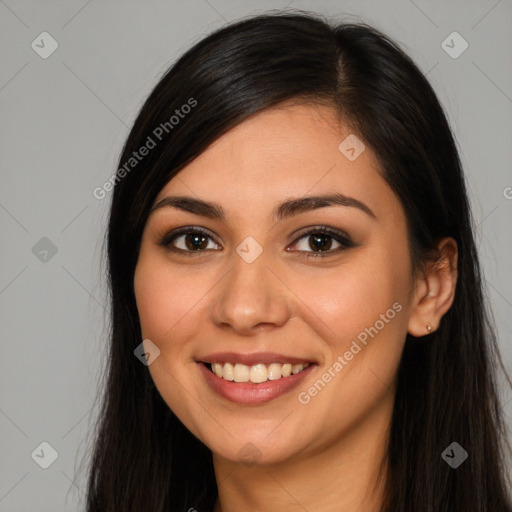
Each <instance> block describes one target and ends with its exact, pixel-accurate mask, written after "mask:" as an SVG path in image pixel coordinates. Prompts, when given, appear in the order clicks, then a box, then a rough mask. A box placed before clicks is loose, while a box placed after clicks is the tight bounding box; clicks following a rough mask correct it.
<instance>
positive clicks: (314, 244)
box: [294, 228, 354, 257]
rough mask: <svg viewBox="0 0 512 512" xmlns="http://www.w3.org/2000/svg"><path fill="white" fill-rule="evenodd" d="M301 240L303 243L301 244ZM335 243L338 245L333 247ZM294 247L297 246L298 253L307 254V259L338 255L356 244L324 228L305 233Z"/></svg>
mask: <svg viewBox="0 0 512 512" xmlns="http://www.w3.org/2000/svg"><path fill="white" fill-rule="evenodd" d="M301 240H303V241H302V242H301ZM333 243H334V244H338V245H337V246H334V247H333ZM294 245H295V246H297V250H298V251H300V252H303V253H307V254H306V256H307V257H311V256H313V257H314V256H327V255H328V254H333V253H337V252H339V251H342V250H344V249H346V248H348V247H353V245H354V244H353V243H352V241H351V240H350V239H349V238H348V237H346V236H343V235H342V234H340V233H337V232H332V231H331V230H329V229H327V228H324V229H316V230H313V231H308V232H307V233H304V234H303V235H302V236H301V237H300V238H298V239H297V240H296V241H295V242H294ZM322 253H327V254H322Z"/></svg>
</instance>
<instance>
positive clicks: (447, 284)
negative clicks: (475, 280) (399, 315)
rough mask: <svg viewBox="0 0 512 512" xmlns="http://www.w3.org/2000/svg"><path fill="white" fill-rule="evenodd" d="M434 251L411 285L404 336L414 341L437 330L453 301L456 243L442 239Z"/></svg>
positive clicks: (455, 273)
mask: <svg viewBox="0 0 512 512" xmlns="http://www.w3.org/2000/svg"><path fill="white" fill-rule="evenodd" d="M437 249H438V258H436V260H435V261H433V262H429V263H428V264H427V266H426V268H425V271H424V272H423V273H422V275H421V277H418V278H417V280H416V283H415V284H416V287H415V291H414V297H413V301H412V303H411V314H410V316H409V324H408V332H409V334H411V335H412V336H415V337H417V338H419V337H421V336H425V335H427V334H430V332H434V331H435V330H436V329H437V328H438V327H439V324H440V323H441V318H442V317H443V315H444V314H445V313H446V312H447V311H448V310H449V309H450V307H451V305H452V303H453V299H454V297H455V287H456V283H457V254H458V250H457V242H456V241H455V240H454V239H453V238H452V237H445V238H442V239H441V240H440V241H439V242H438V244H437ZM429 325H430V329H429V328H428V326H429Z"/></svg>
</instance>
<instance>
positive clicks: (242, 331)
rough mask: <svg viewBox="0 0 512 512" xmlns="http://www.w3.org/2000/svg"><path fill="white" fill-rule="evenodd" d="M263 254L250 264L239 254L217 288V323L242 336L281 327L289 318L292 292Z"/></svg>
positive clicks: (215, 299)
mask: <svg viewBox="0 0 512 512" xmlns="http://www.w3.org/2000/svg"><path fill="white" fill-rule="evenodd" d="M283 281H284V280H283V279H282V278H281V279H280V278H279V272H276V270H275V269H274V268H271V267H270V266H269V261H268V259H267V258H266V257H265V255H264V254H262V255H261V256H259V257H258V258H257V259H256V260H254V261H252V262H251V263H248V262H247V261H245V260H244V259H243V258H241V257H239V256H238V255H237V254H235V255H234V258H233V267H232V268H231V270H230V271H229V272H228V274H227V275H226V276H225V277H224V279H222V281H221V283H219V286H218V287H216V294H215V295H214V299H213V300H214V304H213V306H212V309H211V314H212V318H213V321H214V323H215V324H216V325H217V326H218V327H220V328H222V329H224V330H232V331H233V332H236V333H237V334H239V335H245V336H250V335H253V334H256V333H258V332H261V331H262V330H272V329H274V328H276V327H282V326H283V325H284V324H285V323H286V322H287V320H288V319H289V318H290V312H291V307H290V295H291V292H290V290H289V289H288V288H287V286H286V285H285V284H284V282H283Z"/></svg>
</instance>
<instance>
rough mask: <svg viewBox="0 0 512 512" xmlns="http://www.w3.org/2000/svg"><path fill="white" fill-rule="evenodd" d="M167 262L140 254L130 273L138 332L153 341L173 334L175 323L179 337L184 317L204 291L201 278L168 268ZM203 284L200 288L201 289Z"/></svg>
mask: <svg viewBox="0 0 512 512" xmlns="http://www.w3.org/2000/svg"><path fill="white" fill-rule="evenodd" d="M170 268H171V267H170V266H169V265H166V264H165V262H159V261H158V260H157V259H155V258H152V259H149V258H145V256H144V254H141V257H140V258H139V262H138V264H137V268H136V271H135V277H134V290H135V298H136V302H137V309H138V312H139V319H140V324H141V329H142V335H143V337H145V338H150V339H151V340H153V341H154V342H155V343H157V344H159V343H160V344H162V343H164V341H165V340H168V339H169V338H170V337H173V330H174V329H175V327H177V326H179V329H180V338H182V334H183V329H186V325H187V322H186V318H187V315H188V314H190V313H191V312H192V311H193V309H194V308H195V307H199V306H200V304H198V301H199V299H200V297H201V296H203V295H205V293H206V292H207V285H206V283H205V282H204V280H202V279H197V276H196V278H194V277H193V276H188V275H187V274H184V273H183V272H182V273H178V272H172V271H171V270H170ZM203 288H204V290H203Z"/></svg>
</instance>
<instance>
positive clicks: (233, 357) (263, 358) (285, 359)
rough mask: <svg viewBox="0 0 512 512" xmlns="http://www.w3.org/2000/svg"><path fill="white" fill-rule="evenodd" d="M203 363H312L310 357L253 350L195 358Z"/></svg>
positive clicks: (251, 364) (247, 364)
mask: <svg viewBox="0 0 512 512" xmlns="http://www.w3.org/2000/svg"><path fill="white" fill-rule="evenodd" d="M197 360H198V361H200V362H203V363H233V364H236V363H239V364H245V365H246V366H254V365H255V364H258V363H262V364H271V363H279V364H286V363H291V364H305V363H314V361H313V360H312V359H304V358H301V357H294V356H287V355H284V354H277V353H275V352H255V353H253V354H240V353H237V352H216V353H215V354H209V355H206V356H204V357H200V358H198V359H197Z"/></svg>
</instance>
